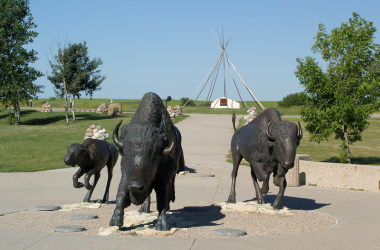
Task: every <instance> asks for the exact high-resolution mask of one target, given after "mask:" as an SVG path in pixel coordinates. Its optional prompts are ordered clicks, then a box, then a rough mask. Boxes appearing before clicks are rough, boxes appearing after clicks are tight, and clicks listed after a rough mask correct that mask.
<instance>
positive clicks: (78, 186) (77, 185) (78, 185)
mask: <svg viewBox="0 0 380 250" xmlns="http://www.w3.org/2000/svg"><path fill="white" fill-rule="evenodd" d="M74 187H75V188H82V187H84V184H83V183H82V182H78V184H76V185H75V184H74Z"/></svg>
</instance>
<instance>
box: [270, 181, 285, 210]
mask: <svg viewBox="0 0 380 250" xmlns="http://www.w3.org/2000/svg"><path fill="white" fill-rule="evenodd" d="M273 183H274V185H276V186H279V191H278V194H277V196H276V200H275V201H274V202H273V204H272V207H273V208H274V209H280V207H281V205H282V198H283V197H284V193H285V188H286V179H285V176H283V177H279V176H278V175H277V176H274V177H273Z"/></svg>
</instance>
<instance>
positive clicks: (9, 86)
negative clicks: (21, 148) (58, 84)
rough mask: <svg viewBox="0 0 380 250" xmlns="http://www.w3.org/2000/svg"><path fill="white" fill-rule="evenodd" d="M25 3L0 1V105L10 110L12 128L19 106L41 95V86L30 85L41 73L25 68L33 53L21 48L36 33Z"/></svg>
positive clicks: (19, 0)
mask: <svg viewBox="0 0 380 250" xmlns="http://www.w3.org/2000/svg"><path fill="white" fill-rule="evenodd" d="M36 27H37V25H35V24H34V23H33V16H32V14H31V13H30V10H29V1H27V0H0V102H1V103H2V104H3V105H5V106H13V110H14V114H15V116H16V121H15V124H19V123H20V116H21V113H20V102H22V103H23V102H27V101H29V100H30V99H33V98H36V97H37V94H38V93H41V92H42V91H41V88H42V86H39V85H35V84H33V82H34V81H35V80H36V79H37V78H38V77H40V76H42V73H41V72H40V71H38V70H36V69H34V68H33V67H30V66H29V65H30V64H31V63H34V62H35V61H36V60H37V56H36V55H37V52H36V51H34V50H27V49H26V48H25V47H24V46H25V45H27V44H29V43H32V42H33V38H35V37H37V35H38V33H37V32H35V31H33V29H34V28H36Z"/></svg>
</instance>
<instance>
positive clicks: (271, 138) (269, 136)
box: [266, 121, 275, 141]
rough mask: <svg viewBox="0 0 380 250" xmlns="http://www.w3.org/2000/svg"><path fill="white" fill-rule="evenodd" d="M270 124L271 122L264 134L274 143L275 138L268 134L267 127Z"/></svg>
mask: <svg viewBox="0 0 380 250" xmlns="http://www.w3.org/2000/svg"><path fill="white" fill-rule="evenodd" d="M272 122H273V121H271V122H270V123H269V124H268V126H267V130H266V134H267V137H268V139H269V140H271V141H274V140H275V137H274V136H273V135H271V134H270V133H269V126H270V125H271V123H272Z"/></svg>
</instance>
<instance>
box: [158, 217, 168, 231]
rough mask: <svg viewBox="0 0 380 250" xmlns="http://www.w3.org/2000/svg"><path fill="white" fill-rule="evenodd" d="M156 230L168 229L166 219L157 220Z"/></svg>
mask: <svg viewBox="0 0 380 250" xmlns="http://www.w3.org/2000/svg"><path fill="white" fill-rule="evenodd" d="M156 230H157V231H169V229H168V226H167V224H166V220H160V219H158V220H157V225H156Z"/></svg>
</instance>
